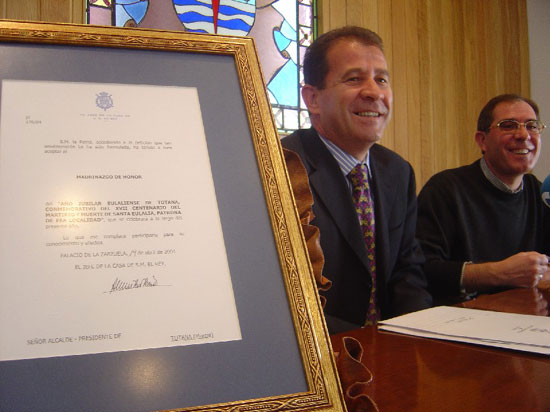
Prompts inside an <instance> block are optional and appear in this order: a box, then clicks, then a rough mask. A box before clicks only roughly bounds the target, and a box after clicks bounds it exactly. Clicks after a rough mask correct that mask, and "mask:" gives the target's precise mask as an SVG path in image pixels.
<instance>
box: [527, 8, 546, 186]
mask: <svg viewBox="0 0 550 412" xmlns="http://www.w3.org/2000/svg"><path fill="white" fill-rule="evenodd" d="M527 19H528V22H529V60H530V62H529V63H530V66H531V98H532V99H533V100H534V101H535V102H537V104H538V106H539V109H540V118H541V120H542V121H543V122H544V124H546V126H547V127H546V130H545V131H544V133H543V135H542V139H541V140H542V151H541V154H540V158H539V161H538V162H537V165H536V166H535V169H534V170H533V173H534V174H535V175H536V176H537V177H538V178H539V180H541V181H542V180H544V178H545V177H546V176H547V175H548V174H549V173H550V44H549V43H550V0H527Z"/></svg>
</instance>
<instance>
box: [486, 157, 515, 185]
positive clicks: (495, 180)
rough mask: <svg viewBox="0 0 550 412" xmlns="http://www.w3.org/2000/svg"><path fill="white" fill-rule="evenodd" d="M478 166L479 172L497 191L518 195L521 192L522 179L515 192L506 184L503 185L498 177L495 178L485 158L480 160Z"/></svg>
mask: <svg viewBox="0 0 550 412" xmlns="http://www.w3.org/2000/svg"><path fill="white" fill-rule="evenodd" d="M479 165H480V166H481V171H482V172H483V174H484V175H485V177H486V178H487V180H488V181H489V182H491V184H492V185H493V186H494V187H496V188H497V189H498V190H501V191H502V192H505V193H519V192H521V191H522V190H523V179H522V180H521V184H520V185H519V187H518V188H517V189H516V190H513V189H512V188H511V187H510V186H508V185H507V184H506V183H504V182H503V181H502V180H500V179H499V178H498V177H496V176H495V174H494V173H493V172H492V171H491V169H490V168H489V166H488V165H487V162H486V161H485V158H483V157H482V158H481V160H480V162H479Z"/></svg>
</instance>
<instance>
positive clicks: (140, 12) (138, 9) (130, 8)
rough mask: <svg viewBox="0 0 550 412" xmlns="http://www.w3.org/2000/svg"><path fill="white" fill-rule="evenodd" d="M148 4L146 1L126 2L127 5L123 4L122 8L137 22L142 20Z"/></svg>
mask: <svg viewBox="0 0 550 412" xmlns="http://www.w3.org/2000/svg"><path fill="white" fill-rule="evenodd" d="M148 6H149V2H148V1H140V2H139V3H134V4H128V5H127V6H124V9H125V10H126V12H127V13H128V14H129V15H130V16H132V18H133V19H134V20H135V21H136V23H138V24H139V23H140V22H141V20H143V17H144V16H145V13H147V7H148Z"/></svg>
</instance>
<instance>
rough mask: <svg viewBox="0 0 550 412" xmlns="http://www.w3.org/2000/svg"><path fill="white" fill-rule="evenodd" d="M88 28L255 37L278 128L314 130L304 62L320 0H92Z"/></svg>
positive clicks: (282, 129)
mask: <svg viewBox="0 0 550 412" xmlns="http://www.w3.org/2000/svg"><path fill="white" fill-rule="evenodd" d="M87 16H88V23H89V24H98V25H112V26H119V27H147V28H158V29H169V30H185V31H190V32H200V33H215V34H228V35H234V36H252V37H254V40H255V42H256V47H257V50H258V54H259V56H260V62H261V64H262V68H263V72H264V77H265V79H266V82H267V90H268V94H269V99H270V102H271V105H272V107H273V114H274V117H275V122H276V123H277V128H278V129H279V132H281V133H290V132H292V131H293V130H296V129H298V128H305V127H309V118H308V115H307V109H306V107H305V104H304V102H303V101H302V99H301V95H300V83H301V81H302V78H301V71H300V67H301V62H302V59H303V56H304V52H305V49H306V48H307V46H308V45H309V44H310V42H311V40H312V38H313V36H314V31H315V24H316V11H315V0H88V8H87Z"/></svg>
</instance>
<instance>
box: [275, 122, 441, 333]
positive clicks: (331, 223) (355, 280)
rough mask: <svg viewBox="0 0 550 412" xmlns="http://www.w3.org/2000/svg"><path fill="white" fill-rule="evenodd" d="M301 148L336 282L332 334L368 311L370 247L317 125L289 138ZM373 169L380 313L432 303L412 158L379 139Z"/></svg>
mask: <svg viewBox="0 0 550 412" xmlns="http://www.w3.org/2000/svg"><path fill="white" fill-rule="evenodd" d="M282 145H283V146H284V147H285V148H287V149H290V150H293V151H295V152H296V153H298V155H299V156H300V158H301V159H302V162H303V163H304V165H305V167H306V170H307V172H308V176H309V182H310V186H311V191H312V193H313V197H314V205H313V213H314V214H315V219H314V220H313V221H312V222H311V224H312V225H315V226H317V227H318V228H319V230H320V233H321V234H320V240H321V247H322V249H323V253H324V255H325V267H324V269H323V274H324V275H325V276H326V277H327V278H328V279H330V280H332V282H333V284H332V287H331V289H330V290H329V291H328V292H323V294H324V295H325V296H326V298H327V303H326V306H325V317H326V319H327V324H328V326H329V331H330V332H331V333H335V332H339V331H343V330H345V329H349V328H352V327H357V326H361V325H363V324H364V322H365V317H366V312H367V308H368V303H369V298H370V291H371V276H370V273H369V269H368V262H367V252H366V247H365V242H364V239H363V235H362V233H361V228H360V226H359V221H358V219H357V214H356V212H355V207H354V205H353V200H352V198H351V193H350V189H349V186H348V184H347V182H346V178H345V177H344V175H343V174H342V171H341V169H340V167H339V166H338V163H337V162H336V160H335V159H334V157H333V156H332V154H331V153H330V152H329V151H328V149H327V148H326V146H325V144H324V143H323V142H322V141H321V140H320V138H319V137H318V135H317V132H316V131H315V130H314V129H308V130H298V131H297V132H294V133H293V134H292V135H290V136H288V137H285V138H284V139H283V140H282ZM369 153H370V167H371V173H372V176H373V182H372V191H373V196H374V204H375V209H374V210H375V224H376V271H377V291H376V298H377V302H378V306H379V308H380V312H381V318H382V319H386V318H389V317H392V316H396V315H400V314H403V313H407V312H412V311H415V310H419V309H424V308H427V307H430V306H431V303H432V299H431V296H430V294H429V293H428V292H427V284H426V278H425V276H424V273H423V271H422V268H421V265H422V264H423V262H424V257H423V255H422V252H421V249H420V247H419V245H418V243H417V241H416V239H415V231H416V209H417V205H416V184H415V178H414V172H413V170H412V167H411V166H410V164H409V163H408V162H406V161H405V160H404V159H403V158H401V157H400V156H399V155H398V154H396V153H394V152H392V151H391V150H389V149H386V148H384V147H382V146H380V145H378V144H375V145H373V146H372V147H371V149H370V151H369Z"/></svg>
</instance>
